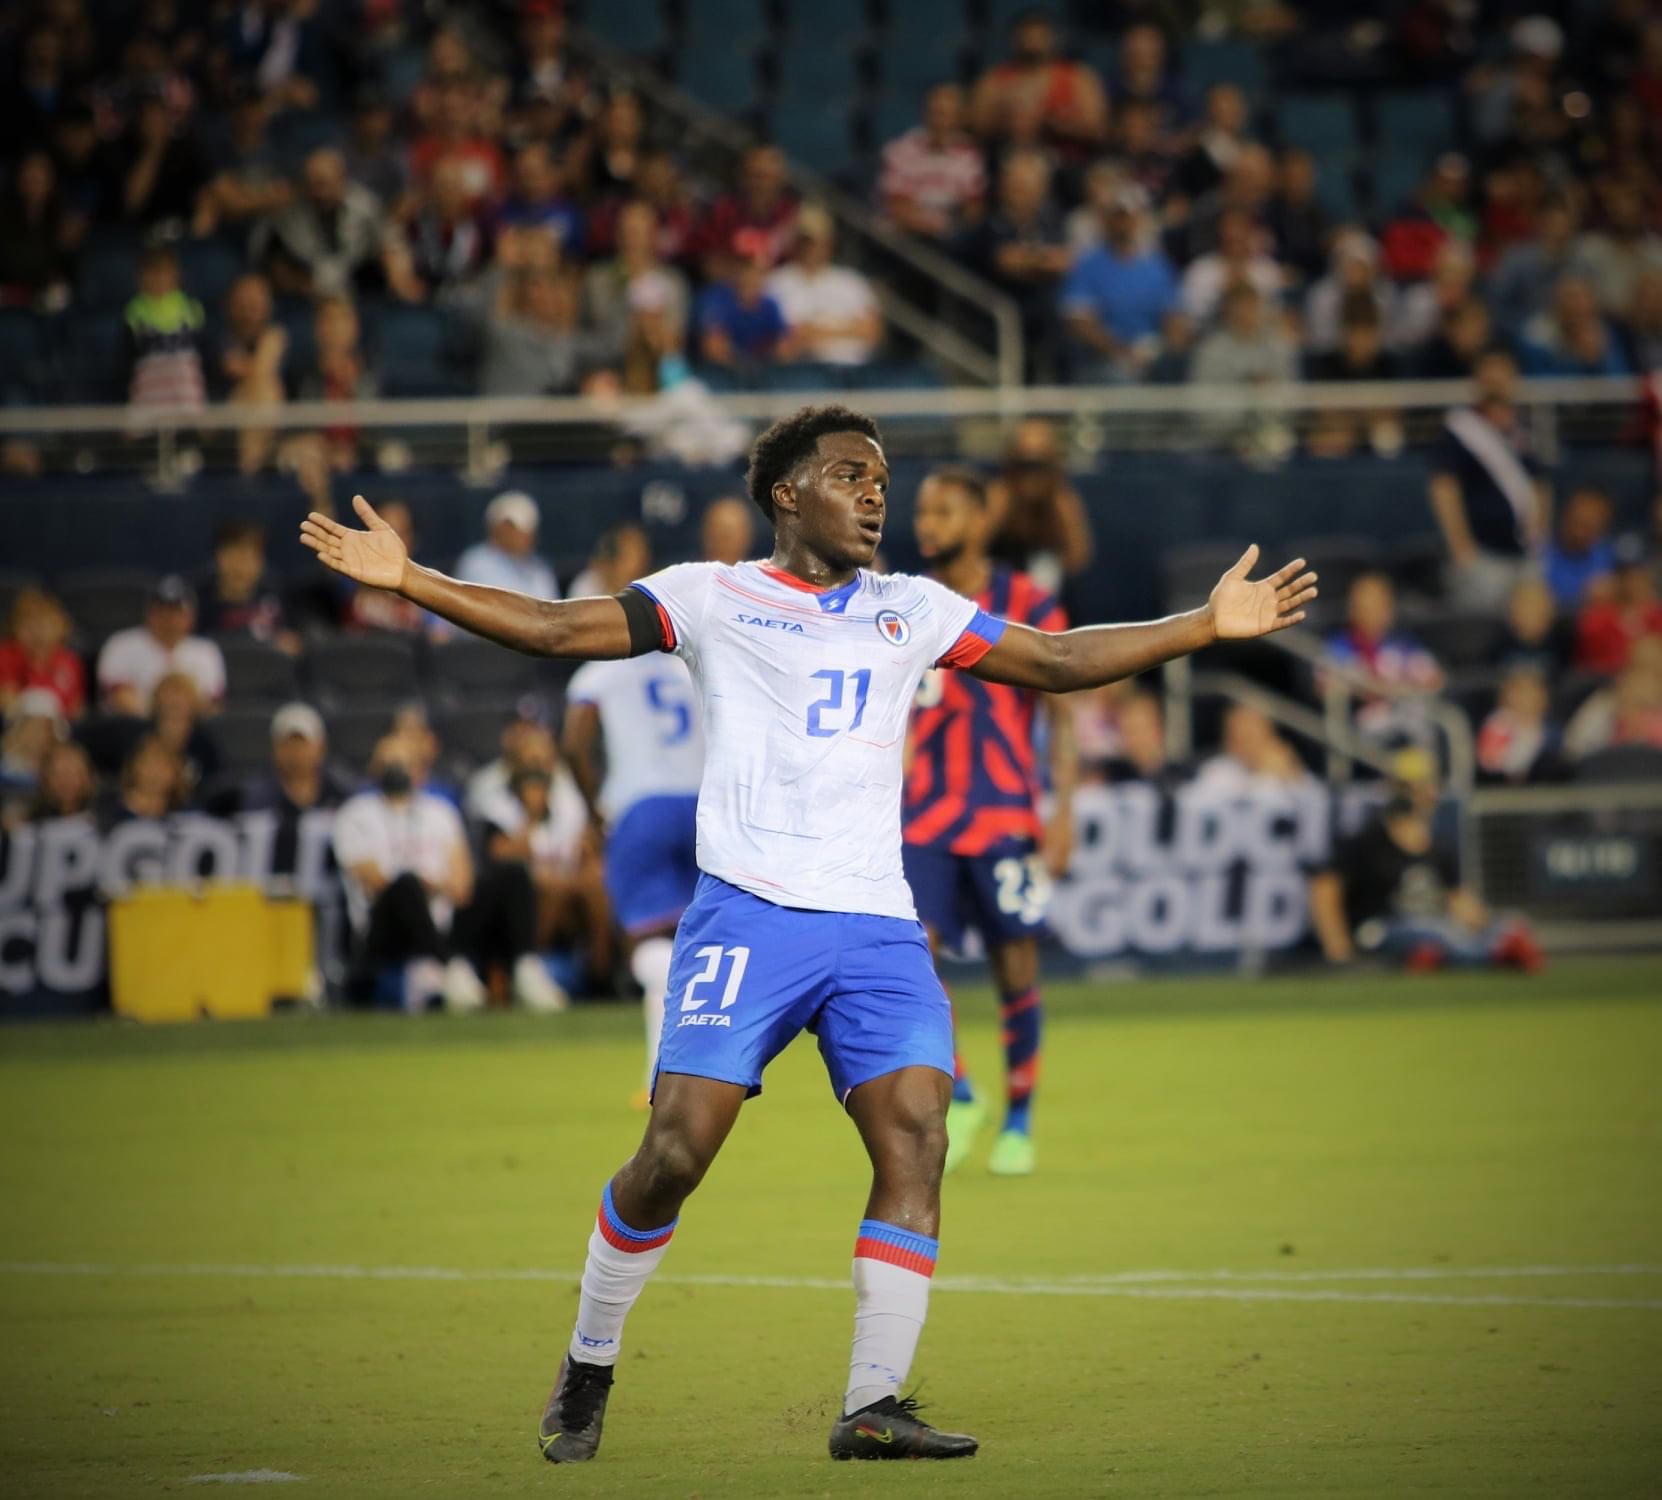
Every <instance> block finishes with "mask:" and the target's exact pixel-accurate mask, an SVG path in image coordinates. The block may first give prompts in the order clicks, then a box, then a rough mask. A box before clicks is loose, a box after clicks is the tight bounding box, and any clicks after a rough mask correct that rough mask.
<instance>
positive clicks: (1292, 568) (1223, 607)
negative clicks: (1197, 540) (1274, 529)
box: [1207, 542, 1316, 641]
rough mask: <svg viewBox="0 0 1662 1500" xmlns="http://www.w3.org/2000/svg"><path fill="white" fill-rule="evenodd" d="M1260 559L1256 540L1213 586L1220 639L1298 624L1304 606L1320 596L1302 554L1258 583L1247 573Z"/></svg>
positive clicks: (1214, 623) (1214, 615)
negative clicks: (1307, 570) (1305, 568)
mask: <svg viewBox="0 0 1662 1500" xmlns="http://www.w3.org/2000/svg"><path fill="white" fill-rule="evenodd" d="M1257 561H1258V544H1257V543H1256V542H1254V543H1253V544H1252V545H1251V546H1250V547H1248V548H1247V549H1246V551H1245V552H1243V553H1242V554H1241V560H1240V561H1239V562H1238V563H1236V564H1235V566H1234V567H1232V568H1231V569H1230V570H1229V571H1228V572H1227V573H1225V574H1224V575H1223V577H1222V578H1220V579H1219V580H1218V586H1217V587H1216V588H1215V589H1213V590H1212V597H1211V598H1210V599H1209V600H1208V601H1207V607H1208V608H1209V609H1210V610H1211V611H1212V628H1213V630H1214V631H1215V632H1216V634H1217V638H1218V639H1219V640H1220V641H1249V640H1252V639H1253V638H1254V637H1255V636H1260V635H1268V634H1270V632H1271V631H1274V630H1285V629H1286V628H1287V627H1288V626H1289V625H1297V624H1299V623H1300V622H1301V621H1302V620H1303V619H1304V606H1305V605H1306V604H1308V603H1309V602H1310V601H1311V600H1312V599H1314V598H1315V597H1316V575H1315V574H1314V573H1306V572H1305V571H1304V559H1303V558H1302V557H1298V558H1294V559H1293V561H1292V562H1290V563H1288V564H1287V566H1286V567H1284V568H1283V569H1281V571H1280V572H1279V573H1272V574H1271V575H1270V576H1269V577H1268V578H1260V579H1259V580H1258V581H1257V582H1256V583H1254V582H1252V581H1251V580H1250V579H1249V578H1248V577H1247V574H1248V573H1250V572H1251V571H1252V567H1253V564H1254V563H1256V562H1257Z"/></svg>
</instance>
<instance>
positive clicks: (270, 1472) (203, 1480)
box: [185, 1469, 306, 1484]
mask: <svg viewBox="0 0 1662 1500" xmlns="http://www.w3.org/2000/svg"><path fill="white" fill-rule="evenodd" d="M305 1482H306V1476H305V1475H304V1474H290V1473H288V1472H286V1471H285V1470H283V1469H243V1470H242V1471H241V1472H240V1473H236V1474H192V1475H191V1476H190V1478H189V1479H187V1480H186V1481H185V1483H186V1484H304V1483H305Z"/></svg>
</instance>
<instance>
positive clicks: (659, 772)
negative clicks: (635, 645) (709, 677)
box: [566, 651, 704, 823]
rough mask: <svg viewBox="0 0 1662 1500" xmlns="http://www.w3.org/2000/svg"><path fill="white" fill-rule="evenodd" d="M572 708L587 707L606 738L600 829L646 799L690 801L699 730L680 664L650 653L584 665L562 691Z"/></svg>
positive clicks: (700, 767)
mask: <svg viewBox="0 0 1662 1500" xmlns="http://www.w3.org/2000/svg"><path fill="white" fill-rule="evenodd" d="M566 698H567V700H568V701H569V702H572V703H589V704H593V706H594V708H595V710H596V711H597V712H598V713H599V715H600V732H601V733H602V734H603V735H605V737H606V780H605V782H604V783H603V784H602V786H601V788H600V810H601V812H603V813H604V814H605V815H606V821H607V822H608V823H616V822H617V820H618V819H619V818H621V817H622V816H623V815H624V813H626V812H628V811H629V809H630V808H631V807H633V806H634V805H635V804H636V803H637V802H639V801H641V800H642V799H643V798H646V797H692V796H696V795H697V793H698V786H699V780H700V778H701V777H702V776H703V774H704V730H703V727H702V725H701V723H700V719H699V712H698V700H697V697H696V694H695V690H694V688H693V681H692V678H691V676H690V675H689V674H688V672H687V668H686V664H685V663H684V662H681V661H678V660H677V659H676V658H675V657H673V656H665V655H663V654H662V653H661V652H656V651H655V652H653V653H652V654H651V655H648V656H633V657H629V658H627V659H625V660H623V661H591V662H587V663H585V664H584V665H583V666H581V667H579V668H578V669H577V672H576V674H575V675H574V676H573V677H572V679H571V686H570V687H569V688H567V689H566Z"/></svg>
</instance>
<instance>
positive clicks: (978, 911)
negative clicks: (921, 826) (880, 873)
mask: <svg viewBox="0 0 1662 1500" xmlns="http://www.w3.org/2000/svg"><path fill="white" fill-rule="evenodd" d="M901 857H902V858H903V859H904V861H905V867H906V883H907V885H909V886H911V888H912V900H913V902H914V903H916V905H917V909H918V916H919V918H920V919H921V920H922V922H923V924H924V925H925V926H926V927H928V928H930V929H931V930H932V931H933V932H934V934H935V936H936V937H937V938H939V939H940V941H941V943H942V945H943V946H944V947H947V948H959V947H961V946H962V945H963V941H964V933H965V932H966V931H967V930H968V929H969V928H971V927H973V928H974V929H975V930H976V931H977V932H979V933H980V934H981V941H982V942H984V943H986V944H988V945H989V946H996V945H997V944H1000V943H1013V942H1016V941H1017V940H1018V939H1021V938H1036V937H1042V936H1044V931H1045V907H1046V906H1048V905H1049V904H1050V889H1051V880H1050V872H1049V871H1048V870H1046V869H1045V867H1044V862H1043V861H1042V860H1041V859H1040V858H1039V855H1038V852H1037V850H1036V847H1035V846H1034V845H1033V844H1032V843H1031V842H1029V841H1026V840H1023V841H1021V842H1019V843H1008V844H1003V845H1001V846H1000V847H999V848H998V849H996V850H994V851H993V852H991V853H988V854H953V853H952V852H951V851H950V850H948V849H944V848H937V847H936V846H935V845H933V844H905V845H903V846H902V847H901Z"/></svg>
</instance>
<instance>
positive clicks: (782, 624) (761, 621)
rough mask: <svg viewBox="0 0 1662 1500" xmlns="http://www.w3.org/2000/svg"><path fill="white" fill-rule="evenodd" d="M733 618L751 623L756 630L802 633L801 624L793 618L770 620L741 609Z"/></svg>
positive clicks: (743, 623) (747, 623) (742, 623)
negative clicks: (748, 613) (746, 612)
mask: <svg viewBox="0 0 1662 1500" xmlns="http://www.w3.org/2000/svg"><path fill="white" fill-rule="evenodd" d="M733 618H734V619H735V620H737V621H738V622H739V624H741V625H753V626H754V627H755V628H756V629H758V630H783V631H785V632H786V633H787V634H789V635H803V634H805V632H804V631H803V629H802V626H801V625H800V624H799V623H798V622H797V621H795V620H770V619H768V617H767V616H766V615H747V614H745V613H744V611H743V610H740V611H739V613H738V614H736V615H734V616H733Z"/></svg>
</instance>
